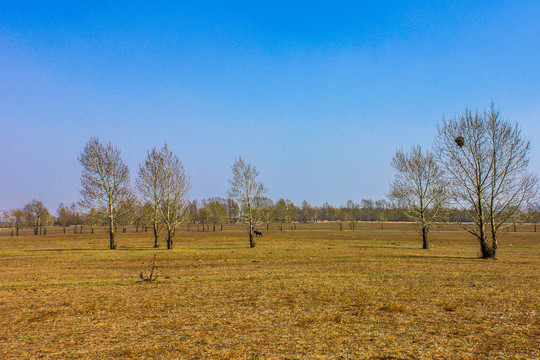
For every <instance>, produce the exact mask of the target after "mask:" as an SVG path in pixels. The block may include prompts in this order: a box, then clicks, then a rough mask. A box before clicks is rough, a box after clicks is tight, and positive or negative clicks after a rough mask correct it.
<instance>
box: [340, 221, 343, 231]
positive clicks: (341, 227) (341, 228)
mask: <svg viewBox="0 0 540 360" xmlns="http://www.w3.org/2000/svg"><path fill="white" fill-rule="evenodd" d="M339 231H343V224H342V223H339Z"/></svg>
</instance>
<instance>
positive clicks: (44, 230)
mask: <svg viewBox="0 0 540 360" xmlns="http://www.w3.org/2000/svg"><path fill="white" fill-rule="evenodd" d="M45 235H47V227H46V226H45V227H44V228H43V236H45Z"/></svg>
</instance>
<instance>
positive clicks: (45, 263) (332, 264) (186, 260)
mask: <svg viewBox="0 0 540 360" xmlns="http://www.w3.org/2000/svg"><path fill="white" fill-rule="evenodd" d="M379 227H380V225H379V224H376V223H372V224H359V226H358V228H357V230H356V231H354V232H352V231H350V230H348V231H343V232H340V231H337V229H338V227H337V225H336V224H311V225H298V226H297V229H296V230H294V231H291V230H290V227H285V229H284V231H282V232H280V231H278V230H277V228H276V227H275V226H274V227H273V228H271V229H270V231H269V232H267V231H264V235H263V238H262V239H260V238H259V239H258V244H257V247H256V248H254V249H250V248H249V247H248V239H247V238H246V236H245V232H244V230H243V229H242V228H240V227H234V226H229V227H226V228H225V229H224V231H223V232H221V231H218V232H215V233H214V232H197V231H193V228H191V230H192V231H190V232H187V231H185V229H182V230H181V231H178V233H177V238H176V244H175V249H174V250H172V251H167V250H165V249H163V244H162V248H159V249H157V250H156V249H153V248H152V247H151V246H152V236H151V234H150V232H148V233H141V232H139V233H135V232H134V231H133V229H129V230H128V232H127V233H125V234H122V233H120V234H118V236H117V238H118V244H119V249H117V250H107V249H106V247H107V244H108V240H107V235H106V233H105V231H104V230H103V229H99V231H98V232H96V234H93V235H91V234H89V233H88V229H84V233H83V234H73V232H72V231H71V230H70V231H68V233H67V234H65V235H64V234H61V229H57V228H55V229H52V230H49V232H48V234H47V236H33V235H31V234H30V233H29V231H24V232H23V234H22V235H21V236H19V237H10V236H9V231H7V230H2V231H0V315H1V316H0V358H3V359H19V358H23V359H39V358H43V359H112V358H118V359H143V358H148V359H535V358H536V359H538V358H540V295H539V290H540V233H535V232H533V231H532V228H520V229H519V231H518V232H517V233H513V232H510V233H508V234H506V235H505V236H504V237H503V238H502V240H501V245H500V248H499V253H498V259H497V260H482V259H478V252H479V246H478V245H477V243H476V242H475V241H474V239H472V238H471V236H469V235H468V234H467V233H466V232H464V231H459V229H457V228H443V229H440V230H438V231H435V232H433V233H432V234H431V244H432V245H433V247H432V249H430V250H422V249H420V247H421V241H420V240H419V239H418V237H417V235H416V233H415V232H414V228H413V226H411V225H397V224H385V227H384V231H381V230H380V229H379ZM261 229H263V230H264V228H261ZM154 254H156V258H157V260H156V266H157V268H156V272H157V274H158V279H157V280H156V281H155V282H142V281H140V279H139V273H140V272H143V273H145V274H146V273H148V272H149V270H150V268H151V265H152V258H153V256H154Z"/></svg>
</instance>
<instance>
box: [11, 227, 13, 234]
mask: <svg viewBox="0 0 540 360" xmlns="http://www.w3.org/2000/svg"><path fill="white" fill-rule="evenodd" d="M11 236H13V228H11Z"/></svg>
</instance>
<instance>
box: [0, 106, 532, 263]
mask: <svg viewBox="0 0 540 360" xmlns="http://www.w3.org/2000/svg"><path fill="white" fill-rule="evenodd" d="M529 152H530V141H527V140H525V139H523V137H522V136H521V131H520V129H519V127H518V126H517V124H514V125H512V124H510V123H509V122H507V121H505V120H504V119H502V118H501V116H500V114H499V112H498V111H497V110H495V109H494V105H493V104H491V107H490V109H489V110H485V111H484V112H483V113H478V112H474V113H473V112H472V111H471V110H469V109H466V110H465V111H464V112H463V113H462V114H460V115H458V116H456V117H454V118H452V119H444V118H443V120H442V122H441V123H440V124H439V125H438V135H437V137H436V139H435V145H434V151H429V150H428V151H423V150H422V149H421V148H420V146H412V147H411V149H410V151H408V152H407V151H403V150H399V149H398V150H397V151H396V154H395V156H394V158H393V159H392V162H391V165H392V167H393V168H394V169H395V174H394V180H393V182H392V183H391V184H390V191H389V194H388V200H386V199H381V200H376V201H373V200H371V199H362V200H361V201H360V203H356V202H354V201H352V200H349V201H347V203H346V204H345V205H343V206H340V207H334V206H332V205H330V204H328V203H327V202H326V203H324V204H322V205H320V206H313V205H311V204H309V203H308V202H307V201H303V202H302V203H301V204H299V205H296V204H294V203H293V202H292V201H290V200H286V199H279V200H277V201H275V202H274V201H273V200H272V199H270V198H268V197H266V196H264V194H265V192H266V188H265V187H264V185H263V184H262V183H261V182H259V181H257V177H258V175H259V173H258V171H257V170H256V168H255V167H254V166H253V165H252V164H249V163H246V162H245V161H244V160H243V159H242V158H238V159H236V161H235V163H234V165H233V166H232V173H233V177H232V179H230V180H229V185H230V188H229V191H228V194H227V197H226V198H223V197H212V198H207V199H203V200H202V201H200V202H199V201H197V200H189V199H188V193H189V190H190V188H191V187H190V180H189V177H188V176H187V175H186V173H185V171H184V168H183V165H182V163H181V161H180V159H179V158H178V157H177V156H176V155H175V154H174V153H173V152H172V151H171V150H169V148H168V146H167V144H165V145H164V146H163V147H162V148H161V149H157V148H155V147H154V148H153V149H151V150H149V151H148V153H147V158H146V159H145V161H144V163H143V164H141V165H140V166H139V171H138V176H137V178H136V181H135V183H136V186H135V187H133V186H132V185H131V182H130V172H129V169H128V167H127V166H126V165H125V164H124V163H123V161H122V159H121V156H120V150H118V149H117V148H116V147H114V146H113V145H112V144H110V143H109V144H107V145H104V144H102V143H101V142H100V141H99V139H97V138H91V139H90V140H89V141H88V143H87V144H86V146H85V148H84V150H83V152H82V153H81V155H80V156H79V158H78V159H79V161H80V162H81V164H82V166H83V172H82V176H81V185H82V190H81V200H80V201H79V202H78V203H73V204H71V205H69V206H66V205H64V204H60V205H59V207H58V209H57V211H56V217H53V216H52V215H51V214H50V212H49V211H48V209H47V208H46V207H45V206H44V205H43V203H42V202H41V201H39V200H36V199H34V200H33V201H31V202H29V203H28V204H26V205H25V206H24V207H23V208H22V209H14V210H11V211H5V212H4V213H3V214H2V218H3V219H2V220H3V222H2V224H3V226H8V227H11V228H12V234H11V235H14V234H15V235H18V231H19V228H21V227H32V228H33V229H34V234H35V235H38V234H42V235H45V234H46V232H47V227H48V226H51V225H53V224H56V225H58V226H62V227H63V231H64V233H65V232H66V228H68V227H72V228H73V229H74V231H75V232H76V231H77V229H79V231H80V232H81V231H82V228H83V226H86V227H89V228H90V232H92V233H93V229H94V227H95V226H103V225H107V226H108V228H109V241H110V244H109V247H110V249H114V248H115V247H116V244H115V241H114V234H115V233H116V231H117V228H118V227H120V228H121V229H122V231H123V232H125V231H126V228H127V227H128V226H135V229H136V231H139V230H140V229H141V230H143V229H144V231H147V230H148V227H150V228H151V229H152V232H153V234H154V246H155V247H158V245H159V244H158V239H159V236H160V234H161V233H162V232H163V233H165V239H166V244H167V248H168V249H171V248H172V247H173V244H174V242H173V240H174V236H175V231H176V228H177V227H178V225H179V224H184V225H185V226H187V229H188V230H190V228H191V227H196V228H197V230H199V229H202V231H209V230H210V226H211V227H212V231H217V230H216V229H222V226H223V224H231V223H243V224H244V225H245V226H246V228H247V231H248V234H249V240H250V246H251V247H254V246H255V240H254V237H253V233H254V230H255V226H263V225H266V228H267V229H268V227H269V225H270V224H275V223H277V224H279V229H280V230H283V226H284V224H292V229H294V224H295V223H307V222H319V221H332V222H336V223H338V224H339V230H341V231H343V230H344V228H348V229H350V230H353V231H354V230H355V226H356V224H357V223H358V222H359V221H377V222H379V223H380V224H381V229H382V227H383V224H384V222H387V221H392V222H402V221H413V222H415V223H417V224H418V229H419V232H420V234H421V236H422V240H423V248H426V249H427V248H428V233H429V231H430V230H431V229H432V228H434V227H436V226H438V225H440V224H443V223H448V222H453V223H458V224H461V225H462V226H463V228H464V229H465V230H466V231H468V232H469V233H471V234H472V235H473V236H474V237H476V238H477V240H478V241H479V243H480V246H481V251H482V257H486V258H488V257H495V255H496V250H497V245H498V237H499V235H500V233H501V231H502V229H503V228H505V227H507V226H508V224H509V223H514V224H515V223H517V222H520V221H526V222H532V223H535V224H536V223H538V221H539V220H540V216H539V214H540V203H539V202H538V197H537V195H538V177H537V176H536V175H534V174H530V173H528V172H527V167H528V162H529ZM470 223H472V224H473V226H470V225H467V224H470ZM535 230H536V226H535Z"/></svg>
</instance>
